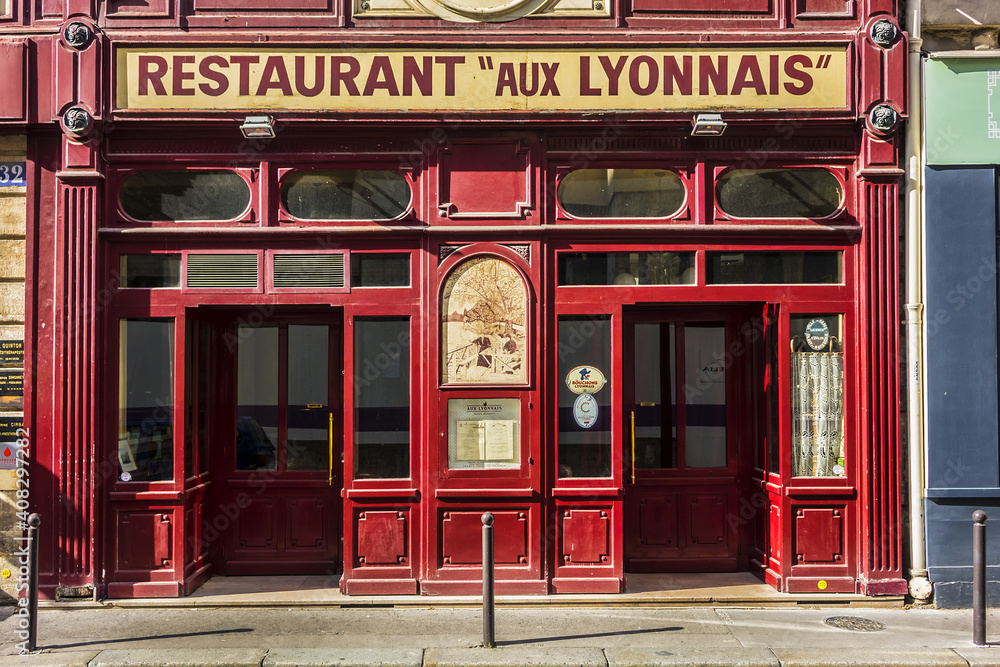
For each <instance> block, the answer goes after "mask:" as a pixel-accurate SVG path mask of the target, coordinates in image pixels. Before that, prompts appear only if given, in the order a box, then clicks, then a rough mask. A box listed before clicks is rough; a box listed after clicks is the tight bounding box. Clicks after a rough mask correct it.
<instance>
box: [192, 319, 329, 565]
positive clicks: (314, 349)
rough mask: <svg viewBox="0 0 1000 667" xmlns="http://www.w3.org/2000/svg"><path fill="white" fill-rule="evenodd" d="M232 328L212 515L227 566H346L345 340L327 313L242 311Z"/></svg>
mask: <svg viewBox="0 0 1000 667" xmlns="http://www.w3.org/2000/svg"><path fill="white" fill-rule="evenodd" d="M235 320H236V321H235V322H233V321H232V320H230V323H229V325H228V326H226V327H225V335H224V338H225V341H226V345H224V346H222V349H223V350H225V355H226V358H225V360H224V361H223V363H222V364H221V366H222V367H223V370H222V372H223V373H224V374H225V376H226V378H225V381H223V382H221V383H219V384H218V385H217V386H221V387H229V389H230V392H229V394H228V395H226V396H219V397H216V398H215V400H214V401H213V405H214V406H215V407H216V408H217V410H218V415H217V417H218V418H217V419H216V420H215V423H216V428H217V435H218V436H219V437H218V441H219V442H221V443H223V447H222V448H221V450H220V451H217V452H215V456H214V465H213V472H214V473H216V474H213V478H214V479H215V480H216V484H217V488H216V491H215V493H214V499H213V501H212V503H211V506H210V507H209V508H207V511H206V515H211V514H214V518H210V522H211V525H212V526H213V527H215V528H216V529H218V530H219V542H220V544H219V546H218V548H217V549H213V550H212V551H213V556H214V560H215V562H216V564H217V565H218V566H219V569H220V570H221V571H222V572H223V573H225V574H270V575H275V574H332V573H334V572H339V571H340V564H341V563H340V557H339V556H340V519H339V517H340V510H339V496H340V488H341V475H340V468H341V465H340V463H341V455H340V448H339V447H337V446H335V444H336V443H338V442H339V439H338V437H337V436H338V432H339V431H338V429H339V421H340V414H341V412H340V400H339V395H340V376H341V374H340V359H341V353H340V350H341V347H340V340H339V335H338V334H339V329H338V326H337V324H336V323H335V322H334V321H333V320H332V319H331V318H330V317H329V316H328V315H327V316H322V315H320V316H315V317H311V316H301V315H298V316H295V317H282V318H275V319H268V320H266V321H261V320H260V318H256V319H255V318H252V317H250V316H249V315H248V314H245V313H244V314H242V316H238V317H236V318H235Z"/></svg>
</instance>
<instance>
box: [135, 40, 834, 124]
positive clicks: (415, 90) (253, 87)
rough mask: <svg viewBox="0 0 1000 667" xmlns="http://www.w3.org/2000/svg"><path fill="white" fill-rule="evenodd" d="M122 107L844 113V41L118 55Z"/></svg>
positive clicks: (137, 49)
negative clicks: (799, 44)
mask: <svg viewBox="0 0 1000 667" xmlns="http://www.w3.org/2000/svg"><path fill="white" fill-rule="evenodd" d="M116 57H117V61H116V62H117V68H116V69H117V82H116V86H117V94H116V100H117V108H118V109H120V110H125V109H158V110H169V109H184V110H188V109H191V110H213V109H218V110H226V109H231V110H249V109H253V110H316V111H325V110H334V111H405V110H419V111H586V110H621V111H653V110H677V111H680V110H689V111H698V110H706V109H712V110H719V109H726V108H740V109H845V108H847V106H848V97H847V89H848V85H847V65H848V52H847V47H846V46H817V47H795V48H790V47H785V48H766V49H757V48H754V49H747V48H724V49H723V48H714V49H680V48H674V49H663V48H660V49H642V50H631V49H594V50H579V49H576V50H554V49H553V50H530V49H491V50H484V51H479V52H478V53H476V52H474V51H473V50H471V49H467V50H454V49H453V50H437V49H433V50H432V49H405V50H404V49H380V50H367V49H347V48H339V49H318V48H310V49H306V48H294V49H289V48H281V49H274V50H272V49H262V48H261V49H249V48H239V49H235V48H222V49H219V48H179V47H178V48H173V47H168V48H150V47H149V46H143V47H122V48H119V49H118V51H117V56H116Z"/></svg>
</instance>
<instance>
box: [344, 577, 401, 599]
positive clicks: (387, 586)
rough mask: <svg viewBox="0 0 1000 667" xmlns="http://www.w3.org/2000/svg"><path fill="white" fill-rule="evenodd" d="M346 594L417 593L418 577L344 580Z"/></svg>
mask: <svg viewBox="0 0 1000 667" xmlns="http://www.w3.org/2000/svg"><path fill="white" fill-rule="evenodd" d="M341 590H342V591H343V592H344V594H345V595H416V594H417V593H418V592H419V590H420V587H419V585H418V584H417V580H416V579H349V580H345V581H343V582H342V585H341Z"/></svg>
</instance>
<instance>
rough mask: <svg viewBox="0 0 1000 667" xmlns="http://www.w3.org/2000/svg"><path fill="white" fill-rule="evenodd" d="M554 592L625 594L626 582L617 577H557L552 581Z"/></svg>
mask: <svg viewBox="0 0 1000 667" xmlns="http://www.w3.org/2000/svg"><path fill="white" fill-rule="evenodd" d="M552 592H553V593H558V594H573V593H587V594H591V595H604V594H613V593H624V592H625V582H624V581H622V580H621V579H618V578H615V577H582V578H579V579H574V578H573V577H555V578H553V579H552Z"/></svg>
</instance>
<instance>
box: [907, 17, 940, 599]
mask: <svg viewBox="0 0 1000 667" xmlns="http://www.w3.org/2000/svg"><path fill="white" fill-rule="evenodd" d="M922 2H923V0H907V2H906V7H907V14H906V15H907V16H908V17H909V19H910V21H909V25H908V26H907V28H908V29H909V33H910V42H909V49H910V51H909V77H910V79H909V91H908V96H909V104H908V107H909V111H910V122H909V124H908V126H907V132H906V135H907V138H906V350H907V355H906V362H907V367H906V384H907V392H906V395H907V411H906V414H907V421H908V423H907V444H908V453H909V457H908V458H909V472H910V474H909V479H910V493H909V499H910V559H911V565H910V595H911V596H912V597H913V599H914V601H916V602H917V603H918V604H920V603H927V602H929V601H930V598H931V595H932V594H933V592H934V587H933V585H932V584H931V582H930V580H929V579H928V577H927V552H926V534H925V531H924V370H923V369H924V365H923V348H924V341H923V326H924V325H923V311H924V303H923V280H924V274H923V233H922V232H923V226H922V225H923V206H922V204H923V161H924V155H923V152H924V135H923V122H922V113H921V111H922V109H923V99H922V97H923V96H922V94H921V93H922V90H923V59H922V56H921V53H920V47H921V45H922V43H923V40H922V39H921V37H920V23H921V20H922V17H921V3H922Z"/></svg>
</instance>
